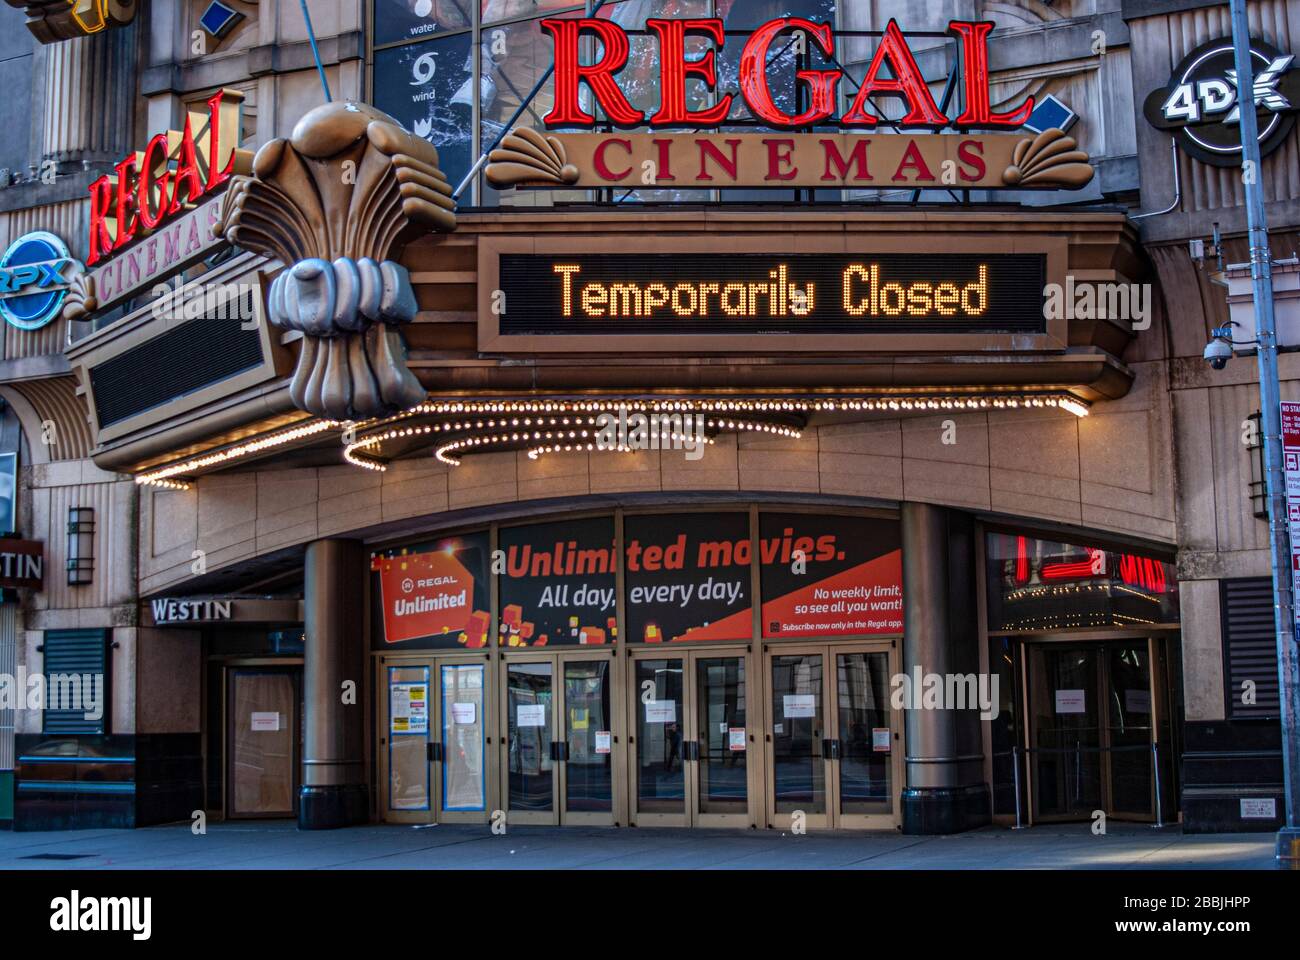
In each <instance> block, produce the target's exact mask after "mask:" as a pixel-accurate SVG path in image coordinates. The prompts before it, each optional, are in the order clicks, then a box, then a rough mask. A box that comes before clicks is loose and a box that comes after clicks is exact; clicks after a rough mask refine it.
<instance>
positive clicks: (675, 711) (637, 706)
mask: <svg viewBox="0 0 1300 960" xmlns="http://www.w3.org/2000/svg"><path fill="white" fill-rule="evenodd" d="M746 678H747V670H746V652H745V651H744V650H733V649H722V650H713V649H704V650H687V651H682V653H681V655H680V656H671V657H665V656H663V655H662V654H660V653H658V652H657V651H656V652H654V653H642V652H638V653H637V654H636V655H635V656H634V657H633V659H632V667H631V680H632V687H631V689H632V691H633V694H634V696H635V700H634V702H633V703H632V705H631V706H632V711H631V713H630V715H629V716H630V720H631V727H630V729H631V730H632V731H633V734H632V742H631V749H630V751H629V754H630V758H631V761H632V762H631V767H632V816H631V822H632V823H634V824H636V825H637V826H740V827H745V826H751V825H753V824H754V823H755V821H756V819H757V818H756V816H754V815H753V814H752V811H751V809H750V796H751V784H750V778H751V777H752V776H753V771H752V768H751V764H750V759H749V750H750V748H751V746H752V744H753V732H752V731H751V730H750V728H749V704H748V698H749V689H748V687H747V683H746Z"/></svg>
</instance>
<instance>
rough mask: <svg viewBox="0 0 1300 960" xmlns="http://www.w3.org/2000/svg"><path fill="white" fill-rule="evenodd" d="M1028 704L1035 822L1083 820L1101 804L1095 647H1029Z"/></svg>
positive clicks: (1099, 737)
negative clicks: (1032, 761)
mask: <svg viewBox="0 0 1300 960" xmlns="http://www.w3.org/2000/svg"><path fill="white" fill-rule="evenodd" d="M1030 659H1031V662H1032V663H1031V668H1030V684H1031V687H1032V689H1031V692H1030V705H1031V710H1032V721H1033V729H1034V741H1033V751H1034V764H1035V767H1034V770H1035V777H1034V801H1035V805H1036V811H1037V815H1038V817H1039V818H1040V819H1045V820H1046V819H1065V818H1087V817H1089V816H1091V814H1092V811H1094V810H1096V809H1098V807H1099V806H1100V804H1101V802H1102V783H1101V777H1102V772H1101V711H1100V703H1101V702H1102V699H1101V677H1100V673H1099V671H1098V669H1097V666H1098V663H1097V648H1093V647H1047V646H1040V647H1035V648H1034V653H1033V656H1032V657H1031V658H1030Z"/></svg>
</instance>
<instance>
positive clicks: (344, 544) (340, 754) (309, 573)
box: [298, 540, 369, 830]
mask: <svg viewBox="0 0 1300 960" xmlns="http://www.w3.org/2000/svg"><path fill="white" fill-rule="evenodd" d="M365 575H366V572H365V563H364V553H363V550H362V545H361V543H360V541H357V540H317V541H316V542H315V543H312V544H309V545H308V547H307V560H306V564H305V569H304V578H303V579H304V583H303V609H304V622H303V627H304V633H305V639H304V650H303V661H304V668H303V702H304V706H305V712H306V718H305V724H304V731H303V761H302V763H303V767H302V794H301V802H300V803H299V807H298V826H299V827H300V828H301V829H303V830H323V829H329V828H333V827H347V826H352V825H354V824H358V823H365V822H366V820H367V819H368V817H369V800H368V791H367V786H366V770H365V722H364V717H365V713H364V710H365V707H364V705H363V699H362V693H363V688H364V685H365V684H364V669H365V649H364V645H363V637H364V630H363V628H364V610H363V603H362V597H363V595H364V590H363V586H364V585H363V581H362V578H363V577H365ZM349 680H350V681H353V683H354V685H355V687H354V691H355V694H356V695H355V697H354V698H353V700H354V702H352V703H344V697H343V694H344V683H345V682H346V681H349Z"/></svg>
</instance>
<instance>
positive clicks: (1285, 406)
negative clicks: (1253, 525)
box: [1281, 400, 1300, 639]
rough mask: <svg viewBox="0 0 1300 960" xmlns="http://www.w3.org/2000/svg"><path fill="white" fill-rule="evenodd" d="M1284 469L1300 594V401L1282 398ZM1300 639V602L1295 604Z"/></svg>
mask: <svg viewBox="0 0 1300 960" xmlns="http://www.w3.org/2000/svg"><path fill="white" fill-rule="evenodd" d="M1281 406H1282V470H1283V473H1284V474H1285V475H1286V520H1287V524H1286V525H1287V532H1288V533H1289V534H1290V535H1291V591H1292V596H1300V403H1295V402H1292V401H1287V400H1283V401H1282V404H1281ZM1292 610H1293V613H1294V617H1295V624H1296V637H1297V639H1300V604H1293V606H1292Z"/></svg>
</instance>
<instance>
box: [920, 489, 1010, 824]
mask: <svg viewBox="0 0 1300 960" xmlns="http://www.w3.org/2000/svg"><path fill="white" fill-rule="evenodd" d="M902 533H903V630H904V634H903V672H904V673H905V674H906V675H907V676H908V677H911V678H913V679H914V680H915V678H916V677H918V676H919V677H921V678H922V679H924V678H925V677H926V676H928V675H930V674H937V675H939V676H940V677H942V678H944V680H945V686H946V680H947V678H948V677H949V676H950V675H954V674H971V675H975V676H976V677H978V673H979V648H978V643H979V630H978V624H977V623H976V616H977V610H978V606H977V605H976V602H975V584H976V583H977V579H976V571H975V542H974V536H975V533H974V524H973V522H972V521H971V519H970V517H968V516H966V515H964V514H959V513H956V512H954V511H950V510H947V509H945V508H943V507H937V506H933V505H931V504H925V503H910V502H909V503H904V504H903V507H902ZM921 693H922V690H921V689H918V688H917V687H916V686H915V685H914V687H913V690H912V696H913V702H912V704H911V705H910V707H911V708H910V709H908V710H907V712H906V714H905V721H904V722H905V729H906V732H907V754H906V757H907V783H906V786H905V787H904V788H903V793H902V804H903V832H904V833H909V834H936V833H955V832H957V831H960V830H969V829H971V828H972V827H976V826H980V825H982V824H985V823H988V822H989V820H990V798H989V790H988V785H987V784H986V783H985V782H984V780H983V775H984V764H983V755H982V740H981V729H980V723H981V721H980V715H979V708H978V706H975V708H974V709H963V710H955V709H925V708H923V707H922V706H921V700H920V697H921Z"/></svg>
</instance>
